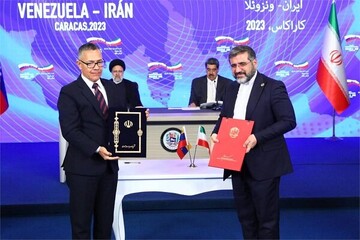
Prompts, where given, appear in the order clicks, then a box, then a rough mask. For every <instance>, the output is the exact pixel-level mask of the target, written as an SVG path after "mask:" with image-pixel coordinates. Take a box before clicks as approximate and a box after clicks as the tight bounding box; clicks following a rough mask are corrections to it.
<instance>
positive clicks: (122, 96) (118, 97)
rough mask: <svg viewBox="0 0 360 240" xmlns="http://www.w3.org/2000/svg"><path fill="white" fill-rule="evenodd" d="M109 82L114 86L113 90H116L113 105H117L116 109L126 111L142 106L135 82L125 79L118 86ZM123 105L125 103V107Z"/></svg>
mask: <svg viewBox="0 0 360 240" xmlns="http://www.w3.org/2000/svg"><path fill="white" fill-rule="evenodd" d="M111 82H112V83H113V84H114V85H115V86H114V88H116V94H115V102H116V104H115V105H117V106H116V107H117V108H126V109H128V108H135V107H137V106H143V104H142V102H141V99H140V94H139V86H138V84H137V83H136V82H132V81H130V80H128V79H125V78H124V79H123V80H122V82H121V83H118V84H116V83H114V82H113V80H112V79H111ZM124 103H126V104H125V106H124Z"/></svg>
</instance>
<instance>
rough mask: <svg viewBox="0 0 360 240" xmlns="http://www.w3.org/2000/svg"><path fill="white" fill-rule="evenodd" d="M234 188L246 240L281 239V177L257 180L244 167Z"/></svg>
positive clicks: (235, 177) (237, 176) (234, 179)
mask: <svg viewBox="0 0 360 240" xmlns="http://www.w3.org/2000/svg"><path fill="white" fill-rule="evenodd" d="M232 185H233V194H234V199H235V206H236V209H237V214H238V218H239V221H240V223H241V227H242V232H243V237H244V239H279V238H280V233H279V221H280V210H279V185H280V177H276V178H271V179H266V180H263V181H258V180H255V179H253V178H252V177H251V176H250V174H249V173H248V171H247V169H246V168H245V169H244V168H243V169H242V171H241V172H239V173H235V174H233V175H232Z"/></svg>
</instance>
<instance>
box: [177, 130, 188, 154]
mask: <svg viewBox="0 0 360 240" xmlns="http://www.w3.org/2000/svg"><path fill="white" fill-rule="evenodd" d="M190 148H191V145H190V143H189V142H188V141H187V137H186V130H185V127H183V128H182V130H181V134H180V139H179V142H178V146H177V150H176V153H177V154H178V156H179V158H180V159H183V158H184V157H185V155H186V154H187V153H188V152H189V150H190Z"/></svg>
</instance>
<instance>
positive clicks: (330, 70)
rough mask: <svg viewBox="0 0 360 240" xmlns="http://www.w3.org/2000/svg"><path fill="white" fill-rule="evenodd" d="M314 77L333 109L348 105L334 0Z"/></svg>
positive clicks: (340, 111) (338, 111)
mask: <svg viewBox="0 0 360 240" xmlns="http://www.w3.org/2000/svg"><path fill="white" fill-rule="evenodd" d="M316 79H317V82H318V84H319V86H320V88H321V90H322V91H323V92H324V94H325V96H326V98H327V99H328V100H329V102H330V103H331V105H332V106H333V108H334V109H335V111H336V112H337V113H338V114H341V113H342V112H343V111H344V110H345V109H346V108H347V107H348V106H349V105H350V99H349V93H348V87H347V82H346V76H345V68H344V62H343V55H342V52H341V43H340V34H339V26H338V21H337V17H336V8H335V1H334V0H333V2H332V4H331V11H330V16H329V22H328V24H327V26H326V29H325V40H324V45H323V48H322V53H321V58H320V61H319V66H318V71H317V74H316Z"/></svg>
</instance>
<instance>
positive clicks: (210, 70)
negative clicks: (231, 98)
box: [189, 58, 232, 107]
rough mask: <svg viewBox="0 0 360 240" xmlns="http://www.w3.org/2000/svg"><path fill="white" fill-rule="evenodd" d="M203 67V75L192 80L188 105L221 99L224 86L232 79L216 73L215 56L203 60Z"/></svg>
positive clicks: (217, 71) (194, 105) (217, 70)
mask: <svg viewBox="0 0 360 240" xmlns="http://www.w3.org/2000/svg"><path fill="white" fill-rule="evenodd" d="M205 69H206V75H205V76H202V77H198V78H195V79H193V80H192V83H191V93H190V99H189V107H199V106H200V105H201V104H202V103H211V102H218V101H223V98H224V92H225V88H226V86H227V85H229V84H230V83H231V82H232V80H230V79H228V78H225V77H222V76H220V75H218V73H219V61H218V60H217V59H216V58H209V59H208V60H207V61H206V62H205Z"/></svg>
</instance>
